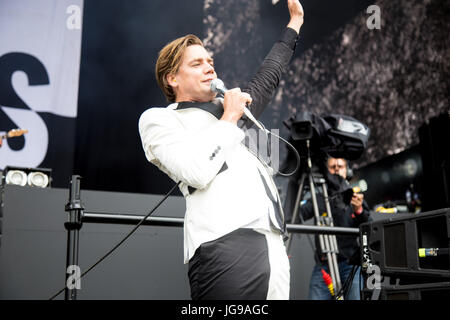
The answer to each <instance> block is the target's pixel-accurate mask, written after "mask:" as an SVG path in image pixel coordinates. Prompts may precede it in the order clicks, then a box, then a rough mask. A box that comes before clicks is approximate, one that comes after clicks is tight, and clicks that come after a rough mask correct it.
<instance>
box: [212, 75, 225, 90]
mask: <svg viewBox="0 0 450 320" xmlns="http://www.w3.org/2000/svg"><path fill="white" fill-rule="evenodd" d="M210 88H211V91H212V92H216V93H220V92H221V91H224V90H223V88H224V84H223V81H222V80H220V79H219V78H216V79H214V80H212V81H211V84H210Z"/></svg>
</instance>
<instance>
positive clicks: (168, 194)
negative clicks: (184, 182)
mask: <svg viewBox="0 0 450 320" xmlns="http://www.w3.org/2000/svg"><path fill="white" fill-rule="evenodd" d="M180 183H181V181H178V182H177V183H176V184H175V185H174V186H173V187H172V189H170V191H169V192H168V193H167V194H166V195H165V196H164V197H163V198H162V199H161V200H160V201H159V202H158V203H157V204H156V205H155V206H154V207H153V209H152V210H150V212H149V213H148V214H147V215H146V216H145V217H144V218H142V220H141V221H140V222H139V223H138V224H137V225H136V226H135V227H134V228H133V229H132V230H131V231H130V232H129V233H128V234H127V235H126V236H125V237H124V238H123V239H122V240H121V241H119V243H117V244H116V245H115V246H114V247H113V248H112V249H111V250H109V251H108V252H107V253H106V254H105V255H104V256H103V257H101V258H100V259H98V260H97V262H96V263H94V264H93V265H92V266H91V267H89V269H87V270H86V271H85V272H83V273H82V274H81V275H80V278H79V279H81V278H82V277H84V276H85V275H86V274H87V273H88V272H89V271H91V270H92V269H94V268H95V267H96V266H97V265H98V264H99V263H100V262H102V261H103V260H105V259H106V258H107V257H108V256H109V255H110V254H111V253H113V252H114V251H115V250H116V249H117V248H118V247H119V246H120V245H122V243H124V242H125V241H126V240H127V239H128V238H129V237H130V236H131V235H132V234H133V233H134V232H135V231H136V230H137V229H138V228H139V227H140V226H141V225H142V224H143V223H144V221H145V220H147V218H148V217H150V215H151V214H152V213H153V212H154V211H155V210H156V209H158V207H159V206H160V205H161V204H162V203H163V202H164V201H165V200H166V199H167V198H168V197H169V196H170V195H171V194H172V192H173V191H174V190H175V188H176V187H178V186H179V184H180ZM66 286H67V284H66ZM64 290H66V287H64V288H62V289H61V290H59V291H58V292H57V293H56V294H54V295H53V296H52V297H51V298H50V299H49V300H53V299H54V298H56V297H57V296H59V295H60V294H61V293H62V292H63V291H64Z"/></svg>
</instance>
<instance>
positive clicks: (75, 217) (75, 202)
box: [64, 175, 84, 300]
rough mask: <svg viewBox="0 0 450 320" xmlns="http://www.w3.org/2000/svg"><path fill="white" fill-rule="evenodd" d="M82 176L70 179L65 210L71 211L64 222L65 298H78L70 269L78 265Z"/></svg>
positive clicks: (81, 211)
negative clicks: (65, 246)
mask: <svg viewBox="0 0 450 320" xmlns="http://www.w3.org/2000/svg"><path fill="white" fill-rule="evenodd" d="M80 179H81V177H80V176H77V175H73V176H72V180H71V181H70V193H69V202H68V203H67V204H66V207H65V211H66V212H68V213H69V221H67V222H66V223H64V227H65V228H66V230H67V256H66V288H65V297H64V299H65V300H76V299H77V289H76V287H75V286H73V285H70V283H69V282H70V281H71V280H72V279H73V278H72V277H71V276H70V275H69V273H68V271H69V270H71V269H73V268H74V267H75V268H79V267H78V245H79V231H80V229H81V226H82V222H81V219H82V216H83V210H84V208H83V205H82V203H81V198H80Z"/></svg>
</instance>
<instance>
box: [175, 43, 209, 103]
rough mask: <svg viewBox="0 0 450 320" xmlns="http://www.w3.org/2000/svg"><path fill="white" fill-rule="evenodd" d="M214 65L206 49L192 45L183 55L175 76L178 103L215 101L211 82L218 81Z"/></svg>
mask: <svg viewBox="0 0 450 320" xmlns="http://www.w3.org/2000/svg"><path fill="white" fill-rule="evenodd" d="M216 78H217V74H216V72H215V70H214V63H213V59H212V58H211V56H210V55H209V54H208V52H207V51H206V49H205V48H204V47H202V46H200V45H191V46H189V47H187V48H186V50H185V51H184V54H183V58H182V61H181V65H180V68H179V69H178V72H177V73H176V74H175V80H176V81H175V82H172V84H171V85H172V87H173V88H174V91H175V93H176V97H177V98H176V101H177V102H178V101H196V102H208V101H211V100H213V99H214V97H215V95H216V94H215V93H213V92H212V91H211V88H210V83H211V80H213V79H216Z"/></svg>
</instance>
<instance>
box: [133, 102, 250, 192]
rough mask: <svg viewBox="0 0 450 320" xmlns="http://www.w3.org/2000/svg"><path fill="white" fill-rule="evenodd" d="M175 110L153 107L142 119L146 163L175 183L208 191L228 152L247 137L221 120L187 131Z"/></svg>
mask: <svg viewBox="0 0 450 320" xmlns="http://www.w3.org/2000/svg"><path fill="white" fill-rule="evenodd" d="M174 112H176V111H173V110H169V109H166V108H151V109H148V110H147V111H145V112H144V113H143V114H142V115H141V117H140V119H139V134H140V136H141V141H142V147H143V149H144V152H145V155H146V157H147V160H148V161H150V162H151V163H153V164H155V165H156V166H157V167H158V168H160V169H161V170H162V171H163V172H165V173H166V174H168V175H169V176H170V177H171V178H172V179H173V180H175V181H180V180H181V181H182V182H184V183H186V184H187V185H189V186H192V187H194V188H196V189H203V188H205V187H206V186H207V185H208V184H209V183H210V182H211V181H212V180H213V179H214V177H215V176H216V175H217V173H218V172H219V171H220V170H221V168H222V167H223V165H224V163H225V159H226V155H227V153H229V152H231V151H232V149H233V148H235V147H236V146H237V145H239V144H240V142H241V141H242V140H243V139H244V138H245V134H244V132H243V131H242V130H241V129H239V128H238V127H237V126H235V125H234V124H232V123H229V122H227V121H222V120H218V121H217V122H215V123H213V124H212V125H210V126H208V127H207V128H204V129H202V130H199V131H196V132H193V131H191V130H186V129H185V127H184V126H183V124H182V123H181V122H180V120H179V119H178V118H177V117H176V115H175V114H174Z"/></svg>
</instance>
